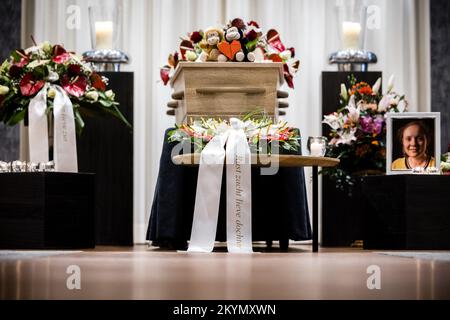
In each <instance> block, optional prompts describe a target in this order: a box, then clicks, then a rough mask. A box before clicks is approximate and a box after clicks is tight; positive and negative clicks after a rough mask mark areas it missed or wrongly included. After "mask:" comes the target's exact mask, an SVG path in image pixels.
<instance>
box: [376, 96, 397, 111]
mask: <svg viewBox="0 0 450 320" xmlns="http://www.w3.org/2000/svg"><path fill="white" fill-rule="evenodd" d="M393 99H394V95H392V94H386V95H384V96H383V98H381V100H380V102H379V103H378V112H386V111H387V110H388V109H390V106H391V104H392V101H393Z"/></svg>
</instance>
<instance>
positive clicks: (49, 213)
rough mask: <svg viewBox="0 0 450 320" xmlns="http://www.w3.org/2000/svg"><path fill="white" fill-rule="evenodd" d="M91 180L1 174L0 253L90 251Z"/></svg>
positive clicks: (53, 174) (92, 242)
mask: <svg viewBox="0 0 450 320" xmlns="http://www.w3.org/2000/svg"><path fill="white" fill-rule="evenodd" d="M94 178H95V177H94V175H93V174H85V173H84V174H83V173H59V172H50V173H43V172H37V173H1V174H0V188H1V190H2V191H1V192H0V248H7V249H43V248H59V249H65V248H93V247H94V246H95V238H94V180H95V179H94Z"/></svg>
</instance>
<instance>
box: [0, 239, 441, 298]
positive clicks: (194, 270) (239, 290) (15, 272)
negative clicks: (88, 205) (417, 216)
mask: <svg viewBox="0 0 450 320" xmlns="http://www.w3.org/2000/svg"><path fill="white" fill-rule="evenodd" d="M263 248H264V246H263V245H261V249H260V250H259V252H257V253H254V254H252V255H236V254H228V253H226V252H225V250H224V249H220V248H219V250H218V252H215V253H213V254H187V253H184V252H181V253H178V252H174V251H161V250H159V249H152V248H147V247H146V246H135V247H133V248H120V247H98V248H96V249H95V250H87V251H82V252H74V253H69V254H64V255H53V256H40V257H34V258H19V260H17V258H14V257H13V258H0V298H1V299H202V300H203V299H220V300H222V299H288V300H291V299H295V300H297V299H450V262H448V261H447V262H445V261H435V260H425V259H415V258H404V257H395V256H386V255H382V254H379V253H375V252H370V251H364V250H361V249H348V248H344V249H324V248H321V251H320V252H319V253H316V254H314V253H311V246H310V245H295V244H294V245H292V244H291V246H290V249H289V251H288V252H286V253H283V252H278V251H277V250H275V249H274V250H272V251H265V249H263ZM78 267H79V269H78ZM378 267H379V269H378ZM377 270H378V271H379V273H378V271H377ZM368 272H369V273H368ZM78 285H80V289H77V286H78ZM377 286H379V287H380V289H377V288H376V287H377ZM369 287H370V288H372V289H369Z"/></svg>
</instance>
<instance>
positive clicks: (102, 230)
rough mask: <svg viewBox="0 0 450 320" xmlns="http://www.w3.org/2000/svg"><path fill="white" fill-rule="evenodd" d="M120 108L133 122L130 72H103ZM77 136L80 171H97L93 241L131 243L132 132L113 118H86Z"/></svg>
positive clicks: (109, 243)
mask: <svg viewBox="0 0 450 320" xmlns="http://www.w3.org/2000/svg"><path fill="white" fill-rule="evenodd" d="M101 74H102V75H103V76H105V77H107V78H108V79H109V85H108V89H112V90H113V91H114V92H115V94H116V100H117V101H118V102H119V103H120V107H119V108H120V111H121V112H122V113H123V115H124V116H125V117H126V118H127V119H128V121H129V122H130V123H131V124H132V123H133V73H132V72H103V73H101ZM84 120H85V123H86V126H85V128H84V131H83V133H82V135H81V136H80V137H78V139H77V142H78V143H77V146H78V167H79V171H80V172H94V173H96V177H97V181H96V187H95V196H96V202H95V214H96V226H97V228H96V241H97V244H102V245H124V246H131V245H133V134H132V132H131V130H130V129H129V128H127V127H126V125H125V124H123V123H122V122H120V121H119V120H117V119H116V118H113V117H96V118H85V119H84Z"/></svg>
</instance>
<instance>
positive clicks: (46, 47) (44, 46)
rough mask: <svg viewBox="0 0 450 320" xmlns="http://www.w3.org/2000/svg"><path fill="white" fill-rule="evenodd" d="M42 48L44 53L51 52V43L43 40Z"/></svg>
mask: <svg viewBox="0 0 450 320" xmlns="http://www.w3.org/2000/svg"><path fill="white" fill-rule="evenodd" d="M42 50H44V52H45V53H51V52H52V45H51V44H50V42H48V41H44V42H43V43H42Z"/></svg>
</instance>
